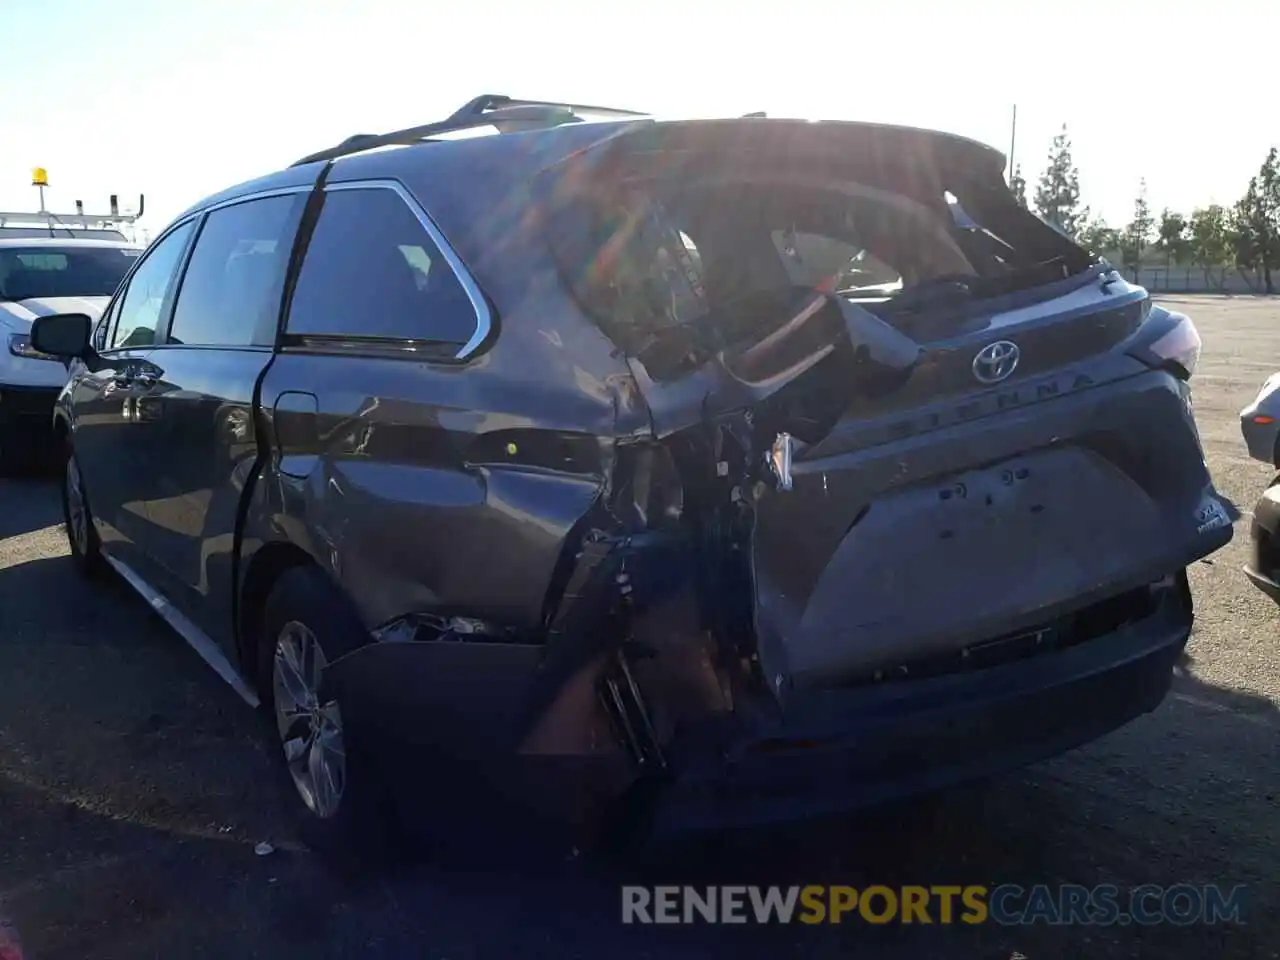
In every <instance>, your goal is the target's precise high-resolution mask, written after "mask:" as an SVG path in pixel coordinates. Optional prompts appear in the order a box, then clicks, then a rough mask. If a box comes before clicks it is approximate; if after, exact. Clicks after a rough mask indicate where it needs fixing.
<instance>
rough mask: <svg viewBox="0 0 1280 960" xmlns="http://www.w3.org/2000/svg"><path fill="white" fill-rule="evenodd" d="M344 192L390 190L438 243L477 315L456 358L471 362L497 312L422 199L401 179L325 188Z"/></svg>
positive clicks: (342, 183) (352, 182)
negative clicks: (419, 199) (469, 336)
mask: <svg viewBox="0 0 1280 960" xmlns="http://www.w3.org/2000/svg"><path fill="white" fill-rule="evenodd" d="M344 190H390V191H391V192H392V193H394V194H396V195H397V196H398V197H399V198H400V200H401V201H402V202H403V203H404V205H405V206H407V207H408V208H409V212H410V213H412V214H413V216H414V219H416V220H417V221H418V223H419V224H420V225H421V227H422V229H423V230H425V231H426V233H427V236H429V237H430V238H431V242H432V243H433V244H435V246H436V248H437V249H438V250H439V251H440V256H441V258H442V259H443V260H444V262H445V263H447V264H448V265H449V269H450V270H451V271H452V272H453V275H454V277H456V278H457V280H458V282H459V283H460V284H461V285H462V289H463V292H465V293H466V295H467V300H468V301H470V303H471V309H472V311H473V312H474V314H475V329H474V330H473V331H472V333H471V338H470V339H469V340H467V342H466V343H464V344H463V345H462V348H461V349H460V350H459V351H458V352H457V353H456V354H455V355H454V357H453V359H454V360H455V361H463V360H469V359H470V358H471V357H472V356H473V355H474V354H475V352H476V351H477V350H478V349H479V348H480V346H481V345H482V344H484V343H485V342H486V341H487V340H488V339H489V336H490V334H491V333H492V332H493V311H492V309H491V308H490V307H489V301H488V300H487V299H486V298H485V295H484V294H483V293H482V292H481V290H480V286H479V284H477V283H476V281H475V278H474V277H472V276H471V272H470V271H469V270H468V269H467V266H466V264H464V263H463V262H462V258H461V257H459V256H458V253H457V251H455V250H454V249H453V246H452V245H451V244H450V243H449V241H448V240H447V239H446V238H445V235H444V233H443V232H442V231H441V230H440V228H439V227H438V226H437V225H436V222H435V221H434V220H432V219H431V215H430V214H429V213H428V212H427V210H426V208H425V207H424V206H423V205H422V204H421V203H420V202H419V201H418V198H417V197H415V196H414V195H413V194H412V193H410V192H409V190H408V188H407V187H405V185H404V184H402V183H401V182H400V181H399V180H392V179H388V178H377V179H368V180H342V181H339V182H338V183H326V184H325V185H324V192H325V193H326V194H328V193H330V192H337V191H344ZM320 215H321V216H322V217H323V216H324V208H323V207H322V208H321V213H320ZM317 222H318V221H317ZM305 262H306V257H305V255H304V257H303V263H305ZM287 331H288V318H287V317H286V318H285V333H286V336H287V335H288V332H287ZM307 339H311V340H315V339H319V338H317V337H308V338H307ZM357 339H360V338H356V337H337V338H335V340H338V341H353V340H357ZM377 339H381V340H382V342H383V343H405V342H414V343H428V342H437V343H440V342H444V341H432V340H431V339H430V338H426V337H423V338H417V339H414V340H412V341H410V340H408V339H407V338H401V337H396V338H387V339H382V338H377Z"/></svg>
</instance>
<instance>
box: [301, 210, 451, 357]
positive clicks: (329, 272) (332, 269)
mask: <svg viewBox="0 0 1280 960" xmlns="http://www.w3.org/2000/svg"><path fill="white" fill-rule="evenodd" d="M288 329H289V332H290V333H291V334H299V335H304V336H306V335H310V336H347V337H378V338H385V339H393V340H430V341H434V342H438V343H448V344H457V346H459V347H461V346H462V345H463V344H465V343H466V342H467V341H468V340H470V339H471V335H472V334H473V333H474V332H475V329H476V311H475V308H474V307H473V306H472V304H471V300H470V299H469V298H468V297H467V293H466V291H465V290H464V289H463V287H462V283H461V282H460V281H459V280H458V277H457V275H456V274H454V272H453V270H452V269H450V267H449V264H448V263H447V262H446V261H445V259H444V257H443V256H442V255H441V253H440V250H439V248H438V247H436V245H435V244H434V243H433V242H432V240H431V236H430V234H428V233H427V231H426V228H425V227H423V225H422V224H421V223H420V222H419V221H418V218H417V217H416V216H414V213H413V211H412V210H410V209H409V207H408V205H407V204H406V203H405V201H404V200H403V199H402V198H401V197H400V196H399V195H398V194H396V193H394V192H393V191H391V190H387V189H383V188H377V187H370V188H367V189H365V188H362V189H359V190H332V191H330V192H329V193H328V194H327V195H326V196H325V201H324V206H323V207H322V208H321V210H320V218H319V219H318V220H317V221H316V227H315V232H314V233H313V234H312V235H311V242H310V244H309V245H308V247H307V256H306V259H305V260H303V262H302V269H301V270H300V271H299V272H298V282H297V286H296V287H295V288H294V291H293V300H292V303H291V304H290V307H289V322H288Z"/></svg>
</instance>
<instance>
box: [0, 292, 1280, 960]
mask: <svg viewBox="0 0 1280 960" xmlns="http://www.w3.org/2000/svg"><path fill="white" fill-rule="evenodd" d="M1167 302H1169V303H1170V304H1171V305H1173V306H1174V307H1175V308H1176V309H1181V310H1184V311H1186V312H1188V313H1191V314H1192V316H1193V317H1194V318H1195V319H1196V321H1197V323H1198V325H1199V326H1200V330H1201V333H1202V335H1203V337H1204V340H1205V352H1204V356H1203V358H1202V361H1201V366H1200V369H1199V370H1198V372H1197V374H1196V378H1195V384H1196V411H1197V419H1198V422H1199V424H1200V429H1201V432H1202V436H1203V441H1204V445H1205V449H1206V454H1207V458H1208V461H1209V465H1210V469H1211V471H1212V472H1213V475H1214V478H1215V480H1216V482H1217V484H1218V486H1219V488H1220V490H1221V491H1222V492H1223V493H1224V494H1225V495H1226V496H1227V497H1228V498H1229V499H1231V500H1232V501H1233V502H1234V503H1236V504H1237V505H1238V506H1239V508H1240V510H1241V512H1242V517H1241V519H1240V520H1239V521H1238V522H1237V537H1236V540H1235V541H1234V542H1233V543H1232V544H1231V545H1230V546H1229V547H1227V548H1226V549H1224V550H1223V551H1221V552H1219V553H1218V554H1217V555H1215V556H1213V557H1211V558H1208V559H1207V560H1205V561H1202V562H1201V563H1198V564H1196V565H1195V567H1194V569H1193V570H1192V571H1191V581H1192V588H1193V591H1194V593H1195V599H1196V603H1197V623H1196V629H1195V632H1194V634H1193V637H1192V640H1191V644H1190V646H1189V648H1188V656H1187V658H1186V661H1185V663H1184V664H1183V666H1182V667H1181V669H1180V671H1179V676H1178V677H1177V679H1176V681H1175V689H1174V693H1173V694H1172V695H1171V697H1170V698H1169V699H1168V700H1166V702H1165V703H1164V705H1163V706H1162V707H1161V708H1160V709H1159V710H1158V711H1156V712H1155V713H1153V714H1151V715H1149V716H1146V717H1143V718H1141V719H1140V720H1138V721H1136V722H1134V723H1133V724H1131V725H1129V726H1128V727H1126V728H1124V729H1123V730H1120V731H1118V732H1116V733H1114V734H1112V735H1110V736H1108V737H1106V738H1105V739H1103V740H1102V741H1100V742H1097V743H1095V744H1092V745H1090V746H1088V747H1086V748H1083V749H1081V750H1078V751H1075V752H1073V753H1071V754H1068V755H1066V756H1063V757H1061V758H1058V759H1055V760H1053V761H1050V762H1047V763H1043V764H1040V765H1038V766H1036V767H1033V768H1031V769H1029V770H1027V771H1025V772H1022V773H1019V774H1015V775H1012V776H1008V777H1004V778H1002V779H1000V780H997V781H995V782H992V783H988V784H984V785H980V786H976V787H972V788H966V789H964V790H960V791H953V792H951V793H948V794H946V795H944V796H942V797H939V798H935V799H934V800H933V801H931V802H928V803H921V804H918V805H912V806H911V807H909V808H906V809H902V808H897V809H893V810H885V811H881V812H877V813H875V814H871V815H862V816H858V817H845V818H838V819H835V820H826V821H822V822H815V823H807V824H801V825H798V826H794V827H789V828H786V829H773V830H769V831H753V832H746V833H736V834H733V835H720V836H716V837H705V838H701V839H698V840H686V841H683V842H679V843H674V842H673V843H668V844H663V845H658V846H656V847H654V848H652V849H650V850H648V851H646V852H645V854H644V855H643V856H642V857H640V858H638V859H636V860H634V861H632V862H629V863H627V864H626V865H616V864H615V865H609V866H606V865H603V864H597V863H588V862H585V861H583V860H581V859H566V860H564V861H561V860H558V859H556V860H551V859H547V858H540V859H526V860H515V859H513V860H511V861H510V862H499V863H494V862H486V863H474V864H468V863H466V862H465V858H464V859H461V860H460V859H459V858H458V857H457V856H456V855H455V856H452V857H450V858H448V859H447V860H444V861H439V860H434V859H432V858H430V857H426V856H423V857H420V858H416V859H414V860H413V861H412V862H410V863H407V864H403V865H400V866H399V867H397V868H396V869H394V870H391V871H387V872H384V873H381V874H378V873H372V874H364V875H362V876H360V877H352V876H342V875H338V874H335V873H334V872H332V871H330V870H328V869H326V868H325V867H324V866H323V865H322V864H321V863H320V862H319V860H318V859H317V858H316V857H315V856H314V855H312V854H311V853H309V852H307V850H306V849H305V848H304V847H303V846H302V845H301V844H300V843H299V842H298V841H297V838H296V836H295V835H294V833H293V830H292V828H291V825H290V821H289V819H288V817H287V816H286V814H285V809H286V808H285V806H284V804H283V797H282V794H281V792H280V786H279V783H280V781H279V780H278V778H277V775H276V772H275V768H274V764H273V762H272V758H271V756H270V755H269V753H268V752H267V749H266V747H265V745H264V744H265V741H264V740H263V739H262V737H261V735H260V729H259V722H260V721H259V720H258V718H257V717H256V716H255V715H254V714H253V713H251V712H250V711H249V710H248V708H247V707H245V705H244V704H243V703H242V702H241V701H240V700H239V699H238V697H237V696H236V695H235V694H234V693H233V692H232V691H231V690H230V689H229V688H227V687H226V686H224V685H223V683H222V682H221V681H220V680H219V679H218V678H217V677H216V675H215V674H214V673H213V672H212V671H210V670H209V669H208V668H207V667H206V666H205V665H204V664H203V663H202V662H201V661H200V660H199V659H198V658H197V656H196V655H195V654H194V653H192V652H191V651H190V650H189V649H188V648H187V647H186V646H185V645H184V644H183V643H182V641H181V640H180V639H179V638H178V637H177V636H176V635H175V634H173V633H172V632H170V631H169V629H168V628H167V627H166V626H165V625H164V624H163V623H161V622H160V621H159V620H157V619H156V618H155V617H154V616H153V615H152V614H151V613H150V611H149V608H148V607H147V606H146V604H145V603H143V602H142V601H141V600H140V599H138V598H137V597H135V596H134V595H132V594H131V593H130V592H129V590H128V588H127V587H125V586H124V585H122V584H121V583H119V582H112V581H107V582H104V583H102V584H86V583H84V582H82V581H81V580H79V579H78V578H77V577H76V576H75V574H74V572H73V570H72V569H71V565H70V561H69V560H68V558H67V548H66V545H65V541H64V537H63V534H62V530H61V528H60V526H59V519H60V517H59V506H58V495H57V485H56V483H55V482H53V481H51V480H47V479H46V480H41V479H30V480H11V481H0V914H3V915H6V916H7V917H8V918H9V920H10V921H12V923H13V924H14V925H16V928H17V930H18V931H19V932H20V934H21V936H22V938H23V941H24V945H25V947H26V949H27V951H28V953H29V954H30V955H31V956H33V957H35V958H40V960H54V958H67V960H72V958H74V960H87V958H98V957H102V958H108V957H109V958H115V960H119V958H132V957H146V958H150V957H158V958H165V960H171V958H187V957H229V956H235V957H240V958H249V957H270V958H273V960H286V958H293V957H307V958H313V960H318V958H329V957H356V956H360V957H364V956H373V957H414V958H426V957H431V958H449V960H458V958H469V957H555V958H569V957H588V956H590V957H596V956H601V955H608V956H611V957H616V958H629V957H659V956H661V957H703V956H719V955H730V954H732V955H734V956H739V957H751V956H757V955H758V956H770V957H778V956H787V957H814V958H825V957H836V956H841V957H843V956H851V955H854V954H855V953H856V954H857V955H859V956H866V957H912V958H918V957H939V958H948V957H956V958H969V957H975V958H976V957H993V958H995V957H999V958H1010V957H1014V956H1016V955H1018V954H1021V955H1022V956H1024V957H1027V958H1032V960H1038V958H1041V957H1071V956H1081V957H1091V958H1093V957H1137V956H1142V957H1149V956H1160V957H1171V958H1177V957H1188V958H1190V957H1196V958H1200V957H1206V956H1239V957H1280V920H1278V919H1277V916H1276V912H1275V910H1274V909H1273V908H1274V907H1275V906H1277V905H1280V897H1277V887H1276V882H1277V877H1278V876H1280V872H1278V871H1277V868H1276V866H1275V864H1276V863H1277V862H1280V806H1278V804H1277V800H1278V799H1280V796H1278V795H1280V762H1278V761H1280V737H1278V734H1280V715H1278V714H1277V705H1278V704H1280V667H1278V666H1277V659H1278V658H1277V651H1278V650H1280V610H1277V609H1276V607H1275V606H1274V605H1273V604H1272V603H1271V602H1270V601H1268V600H1266V599H1265V598H1264V597H1262V595H1261V594H1259V593H1258V592H1257V591H1256V590H1254V589H1253V588H1252V587H1251V586H1250V585H1249V584H1248V582H1247V581H1246V580H1245V578H1244V577H1243V575H1242V574H1241V573H1240V565H1241V563H1242V562H1243V560H1244V555H1245V545H1246V532H1247V531H1246V527H1245V524H1247V522H1248V509H1249V507H1250V506H1251V505H1252V502H1253V500H1254V499H1255V498H1256V497H1257V495H1258V493H1259V492H1260V491H1261V490H1262V489H1263V488H1264V487H1265V485H1266V483H1267V481H1268V480H1269V479H1270V477H1271V476H1272V474H1273V473H1274V470H1271V469H1269V468H1268V467H1266V466H1264V465H1262V464H1259V463H1256V462H1252V461H1250V460H1248V458H1247V456H1246V454H1245V449H1244V445H1243V442H1242V441H1241V438H1240V434H1239V428H1238V424H1237V421H1236V413H1237V411H1238V410H1239V409H1240V408H1241V407H1242V406H1244V405H1245V404H1246V403H1247V402H1248V401H1249V400H1250V399H1251V398H1252V396H1253V393H1254V391H1255V390H1256V389H1257V387H1258V385H1259V384H1260V383H1261V381H1262V380H1263V379H1264V378H1265V377H1266V376H1267V375H1268V374H1270V373H1272V372H1274V371H1275V370H1276V369H1277V368H1278V367H1280V300H1270V301H1269V300H1264V299H1255V298H1233V299H1232V298H1216V297H1184V298H1168V300H1167ZM261 841H268V842H270V843H271V844H272V847H273V852H271V853H270V854H267V855H263V856H259V855H257V854H256V853H255V845H257V844H258V843H259V842H261ZM622 882H646V883H664V884H696V885H702V884H709V883H737V884H747V883H757V884H791V883H801V884H804V883H842V884H851V885H853V886H858V887H862V886H865V885H867V884H872V883H882V884H887V885H890V886H895V885H900V884H924V885H932V884H942V883H954V884H974V883H977V884H987V885H995V884H999V883H1020V884H1023V885H1024V886H1030V885H1031V884H1036V883H1045V884H1059V883H1079V884H1084V885H1086V886H1093V885H1096V884H1102V883H1112V884H1116V885H1119V886H1121V887H1124V886H1129V885H1137V884H1144V883H1154V884H1161V885H1172V884H1177V883H1193V884H1202V883H1217V884H1221V885H1223V886H1224V887H1233V886H1235V885H1237V884H1245V885H1247V886H1248V888H1249V893H1248V899H1247V901H1246V910H1245V914H1244V920H1245V923H1244V924H1243V925H1225V926H1223V925H1219V926H1208V925H1194V926H1188V927H1178V926H1173V925H1170V924H1165V925H1158V926H1150V927H1138V926H1133V925H1115V926H1107V927H1101V926H1071V927H1050V926H1046V925H1043V924H1040V925H1033V926H1026V927H1000V926H997V925H994V924H984V925H979V926H974V927H965V926H963V925H952V926H947V925H940V924H936V923H935V924H933V925H929V926H923V925H919V924H915V925H890V926H870V925H868V924H866V923H865V922H862V921H860V920H857V919H854V920H848V919H846V921H845V922H844V923H842V924H840V925H838V926H836V925H828V926H819V927H805V928H801V927H799V926H786V927H781V926H775V927H767V928H758V927H745V928H743V927H737V928H733V927H724V926H720V927H710V926H695V927H678V928H670V927H668V928H653V927H634V926H623V925H621V923H620V921H619V915H620V907H619V903H620V896H619V889H618V886H619V884H620V883H622Z"/></svg>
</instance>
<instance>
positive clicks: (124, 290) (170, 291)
mask: <svg viewBox="0 0 1280 960" xmlns="http://www.w3.org/2000/svg"><path fill="white" fill-rule="evenodd" d="M203 215H204V214H203V211H201V212H199V213H193V214H191V215H189V216H185V217H183V218H182V219H181V220H175V221H174V222H173V223H171V224H169V226H168V227H166V228H165V231H164V232H163V233H162V234H160V236H158V237H156V238H155V239H154V240H152V241H151V243H150V244H148V245H147V249H146V250H144V251H143V252H142V256H140V257H138V262H137V263H135V264H134V265H133V267H132V268H130V270H129V272H128V273H127V274H125V277H124V279H123V280H121V281H120V287H119V289H117V290H116V295H115V296H114V297H112V298H111V302H110V303H108V304H107V309H106V310H104V311H102V319H103V320H106V319H107V317H108V316H110V317H111V319H110V320H109V321H108V322H109V324H110V326H109V328H108V329H107V331H106V332H105V333H104V335H103V344H104V346H106V349H105V350H100V351H98V353H99V354H101V355H105V354H116V353H122V352H124V351H126V350H150V349H152V348H153V347H154V346H155V345H154V344H147V345H145V346H142V345H139V346H132V347H114V346H111V345H110V343H111V338H112V336H113V330H114V327H115V325H116V322H117V321H118V320H119V319H120V309H121V308H122V307H123V306H124V301H125V298H126V297H127V296H129V288H130V287H131V286H133V279H134V277H136V276H137V275H138V271H139V270H141V269H142V266H143V264H145V263H146V262H147V261H148V260H150V259H151V257H152V255H153V254H154V253H155V252H156V250H157V249H158V248H159V247H160V245H161V244H162V243H164V241H166V240H168V239H169V237H171V236H172V235H173V233H174V231H176V230H180V229H181V228H182V227H184V226H186V225H187V224H189V223H192V222H193V221H195V220H197V219H199V218H200V217H202V216H203ZM198 232H199V231H198V230H197V229H193V230H192V232H191V235H190V236H189V237H187V240H186V243H185V245H184V246H183V248H182V249H181V250H179V251H178V260H177V265H176V268H175V272H174V274H173V275H172V276H171V277H170V278H169V286H167V287H166V288H165V292H164V300H163V301H161V308H160V315H159V316H158V317H157V318H156V330H155V334H156V336H159V334H160V330H161V329H162V325H163V328H164V329H168V325H169V317H170V315H171V314H172V313H173V304H174V300H175V298H176V293H177V288H176V287H175V286H174V284H175V282H178V281H179V280H180V277H181V276H182V274H183V273H185V272H186V269H187V258H188V257H189V256H190V255H191V245H192V243H193V242H194V241H195V237H196V234H197V233H198Z"/></svg>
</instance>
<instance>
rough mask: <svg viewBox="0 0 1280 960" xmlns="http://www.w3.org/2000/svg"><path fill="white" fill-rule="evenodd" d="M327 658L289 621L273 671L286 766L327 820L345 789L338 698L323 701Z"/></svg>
mask: <svg viewBox="0 0 1280 960" xmlns="http://www.w3.org/2000/svg"><path fill="white" fill-rule="evenodd" d="M325 665H326V660H325V656H324V651H322V650H321V649H320V644H319V642H318V641H317V640H316V638H315V634H313V633H312V632H311V630H310V628H309V627H307V626H306V625H305V624H302V623H299V622H297V621H296V620H291V621H290V622H288V623H286V624H285V625H284V627H283V628H282V629H281V631H280V635H279V637H277V639H276V649H275V657H274V660H273V665H272V671H271V685H272V694H273V697H274V701H275V715H276V728H277V730H278V731H279V733H280V742H281V744H282V745H283V747H284V758H285V763H286V764H287V766H288V768H289V775H290V776H291V777H292V778H293V783H294V786H295V787H297V789H298V793H299V795H300V796H301V797H302V801H303V803H305V804H306V805H307V807H308V809H310V810H311V812H312V813H314V814H315V815H316V816H317V817H320V818H321V819H328V818H330V817H332V816H333V815H334V814H336V813H337V812H338V808H339V806H340V805H341V803H342V794H343V791H344V790H345V788H346V778H347V762H346V748H345V745H344V742H343V733H342V713H341V711H340V710H339V708H338V703H337V701H336V700H328V701H326V702H321V699H320V678H321V674H322V673H323V672H324V668H325Z"/></svg>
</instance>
